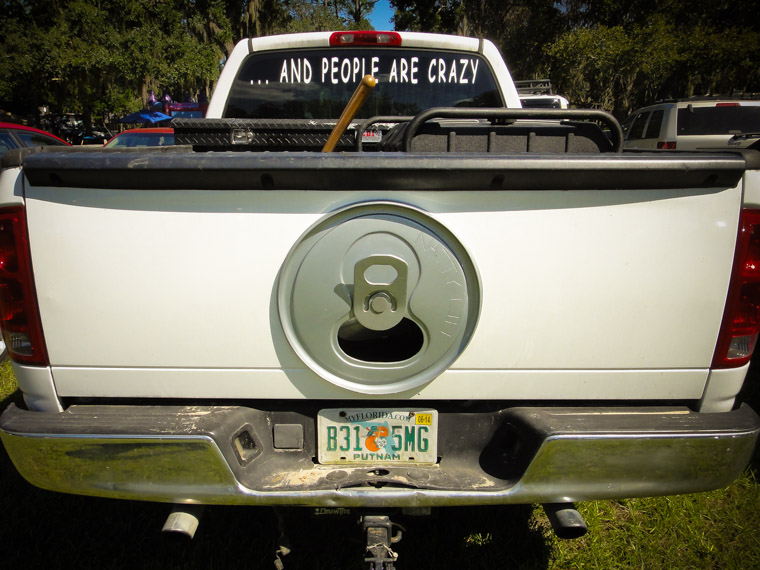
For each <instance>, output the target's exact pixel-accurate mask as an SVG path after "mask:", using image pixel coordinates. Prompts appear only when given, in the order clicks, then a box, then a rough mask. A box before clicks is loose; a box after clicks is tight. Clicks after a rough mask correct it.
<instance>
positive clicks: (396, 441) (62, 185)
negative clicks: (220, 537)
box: [0, 33, 760, 568]
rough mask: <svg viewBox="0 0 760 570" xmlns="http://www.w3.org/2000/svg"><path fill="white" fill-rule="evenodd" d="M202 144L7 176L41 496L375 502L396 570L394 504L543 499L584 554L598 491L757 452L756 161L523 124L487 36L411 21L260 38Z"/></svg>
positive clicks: (639, 487)
mask: <svg viewBox="0 0 760 570" xmlns="http://www.w3.org/2000/svg"><path fill="white" fill-rule="evenodd" d="M364 75H372V76H374V77H375V78H376V79H377V86H376V87H375V88H374V89H373V90H371V91H369V95H368V97H367V99H366V101H365V103H364V105H363V106H362V107H361V108H360V110H359V114H358V115H357V116H356V118H354V119H351V120H350V122H349V123H348V129H347V130H346V131H345V132H344V133H343V134H342V135H341V134H340V129H338V131H337V132H338V136H339V139H338V143H337V148H336V152H331V153H327V152H320V151H321V150H322V145H323V144H324V143H325V142H326V140H327V139H328V137H329V136H330V135H331V133H332V132H333V130H334V127H335V125H336V123H338V122H339V121H338V119H339V117H340V116H341V111H342V110H343V107H344V106H345V105H346V102H347V101H348V100H349V98H351V95H352V92H354V88H355V86H356V84H357V83H358V82H360V81H361V80H362V77H363V76H364ZM587 119H592V120H601V121H603V122H605V126H606V128H608V129H610V132H611V133H612V137H611V140H610V138H608V137H607V136H605V135H604V134H603V132H602V129H601V128H599V126H598V125H597V124H596V123H595V122H593V121H592V122H589V121H588V120H587ZM175 130H176V140H177V146H175V147H164V148H145V149H128V150H121V149H114V150H113V151H111V150H107V149H106V150H95V151H91V150H86V149H63V150H60V149H50V148H48V149H25V150H19V151H12V152H11V153H6V155H4V157H3V170H2V174H1V177H0V205H1V207H0V259H1V260H2V262H1V263H0V308H1V311H2V328H3V333H4V336H5V340H6V343H7V345H8V348H9V352H10V355H11V358H12V360H13V367H14V371H15V374H16V377H17V379H18V383H19V387H20V389H21V391H22V392H23V395H24V400H25V403H26V409H21V408H19V407H17V406H15V405H10V406H8V408H7V409H6V410H5V411H4V413H3V414H2V417H0V435H2V440H3V443H4V444H5V447H6V449H7V451H8V454H9V455H10V457H11V459H12V460H13V462H14V464H15V466H16V467H17V469H18V470H19V472H20V473H21V474H22V475H23V476H24V477H25V478H26V479H27V480H29V481H30V482H31V483H33V484H35V485H38V486H40V487H43V488H46V489H52V490H57V491H62V492H68V493H79V494H86V495H95V496H100V497H116V498H125V499H139V500H153V501H164V502H168V503H174V504H176V505H180V506H182V505H190V506H191V505H193V504H250V505H274V506H312V507H320V508H332V507H341V508H347V509H357V510H360V512H362V513H364V514H365V515H366V516H365V518H364V519H363V520H364V521H365V530H366V532H367V534H368V535H372V537H371V538H372V540H370V538H368V547H372V546H374V545H376V544H378V540H379V541H380V542H383V541H385V543H386V544H385V546H384V547H383V548H382V549H380V550H377V549H376V550H372V549H371V548H370V551H369V553H368V559H372V560H374V561H373V562H371V564H377V566H376V567H377V568H380V567H386V568H390V567H392V564H393V556H392V554H391V553H392V551H391V549H390V546H389V545H390V542H389V540H390V536H389V535H390V530H389V529H390V526H389V522H388V519H387V516H385V514H386V513H385V511H382V512H375V511H374V510H375V509H378V510H379V509H384V508H388V507H399V508H407V509H408V508H417V509H427V508H430V507H435V506H444V505H445V506H451V505H488V504H506V503H542V504H544V505H545V506H546V508H547V510H548V512H549V513H550V518H551V520H552V521H553V524H554V525H555V529H556V530H558V532H559V533H560V534H561V535H563V536H574V535H577V534H580V533H581V532H582V529H583V522H582V520H579V517H578V516H577V511H575V510H574V509H573V508H572V504H571V503H572V502H573V501H584V500H591V499H601V498H620V497H635V496H645V495H661V494H675V493H687V492H694V491H702V490H708V489H713V488H717V487H720V486H723V485H726V484H727V483H729V482H730V481H732V480H733V479H734V478H735V477H736V476H737V475H738V474H739V473H741V471H742V470H743V469H744V467H745V465H746V464H747V462H748V460H749V459H750V457H751V455H752V453H753V450H754V447H755V444H756V440H757V437H758V431H759V430H760V420H759V419H758V416H757V415H756V414H755V413H754V412H753V411H752V410H751V409H750V408H749V407H748V406H746V405H739V404H738V403H737V402H736V396H737V394H738V393H739V390H740V388H741V387H742V384H743V381H744V378H745V375H746V372H747V368H748V366H749V360H750V357H751V356H752V351H753V349H754V346H755V342H756V340H757V336H758V330H759V327H760V321H759V320H758V310H757V307H758V305H759V304H760V265H758V262H760V238H758V235H759V234H758V231H759V230H760V153H758V152H755V151H736V152H725V153H705V152H703V153H691V154H689V153H668V154H657V153H636V154H630V155H629V154H625V153H621V152H620V148H621V134H620V133H621V131H620V127H619V125H618V124H617V122H616V121H614V119H612V118H611V117H610V116H609V115H606V114H605V113H602V112H598V111H575V110H569V111H568V110H549V111H546V110H536V111H532V110H526V109H520V103H519V98H518V95H517V92H516V90H515V87H514V85H513V83H512V81H511V78H510V76H509V73H508V71H507V69H506V67H505V65H504V62H503V61H502V58H501V57H500V56H499V53H498V51H497V50H496V48H495V47H494V46H493V45H492V44H491V43H490V42H488V41H483V40H477V39H467V38H454V37H446V36H438V35H431V34H414V33H334V34H330V33H314V34H300V35H292V36H280V37H269V38H258V39H252V40H245V41H243V42H241V43H240V44H239V45H238V46H237V47H236V48H235V50H234V52H233V53H232V55H231V56H230V58H229V60H228V62H227V64H226V67H225V69H224V71H223V73H222V76H221V78H220V80H219V83H218V86H217V88H216V90H215V93H214V95H213V98H212V100H211V102H210V106H209V111H208V118H206V119H201V120H184V121H178V122H176V124H175ZM182 508H184V507H182ZM189 509H190V507H189V506H188V507H187V511H188V512H185V511H183V510H180V511H178V512H177V513H175V515H176V517H175V519H174V520H175V522H176V523H177V524H184V523H187V524H188V525H190V524H192V517H191V514H192V513H190V512H189ZM378 533H379V534H380V535H382V536H381V538H380V539H378ZM373 540H374V542H373Z"/></svg>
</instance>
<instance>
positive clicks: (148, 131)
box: [104, 128, 174, 148]
mask: <svg viewBox="0 0 760 570" xmlns="http://www.w3.org/2000/svg"><path fill="white" fill-rule="evenodd" d="M173 144H174V129H171V128H145V129H128V130H126V131H124V132H121V133H119V134H118V135H116V136H115V137H114V138H112V139H111V140H110V141H108V142H107V143H106V144H105V145H104V146H105V147H106V148H115V147H122V148H124V147H134V146H165V145H173Z"/></svg>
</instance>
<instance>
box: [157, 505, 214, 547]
mask: <svg viewBox="0 0 760 570" xmlns="http://www.w3.org/2000/svg"><path fill="white" fill-rule="evenodd" d="M203 510H204V506H203V505H175V506H174V507H173V508H172V511H171V513H169V516H168V517H167V519H166V522H165V523H164V528H162V529H161V532H163V533H164V534H166V535H168V536H176V537H181V538H186V539H187V540H192V539H193V537H194V536H195V531H196V530H198V525H199V524H200V521H201V515H202V514H203Z"/></svg>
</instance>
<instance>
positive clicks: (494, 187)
mask: <svg viewBox="0 0 760 570" xmlns="http://www.w3.org/2000/svg"><path fill="white" fill-rule="evenodd" d="M112 157H113V159H112V160H110V161H108V162H107V163H106V161H103V160H100V161H91V160H89V159H88V157H87V155H86V154H83V155H82V156H81V157H79V156H73V155H68V156H67V157H66V158H65V160H64V159H63V158H61V157H57V155H56V154H55V153H40V154H38V155H34V156H30V157H28V159H27V161H26V163H25V165H24V168H25V172H26V175H27V179H26V181H25V198H26V205H27V206H26V207H27V215H28V227H29V234H30V242H31V249H32V261H33V268H34V278H35V281H36V286H37V290H38V291H40V292H42V293H41V294H40V297H39V299H38V301H39V306H40V313H41V318H42V325H43V331H44V336H45V341H46V345H47V349H48V353H49V357H50V362H51V366H52V370H53V377H54V380H55V384H56V387H57V389H58V392H59V394H60V395H61V396H92V397H97V396H109V397H114V396H121V397H176V396H177V395H180V394H181V395H182V396H183V397H197V398H357V399H361V398H370V397H371V398H391V399H392V398H401V397H403V398H408V397H411V398H427V399H477V398H490V399H552V400H557V399H564V398H571V399H574V400H579V399H698V398H699V397H700V396H701V395H702V392H703V389H704V386H705V382H706V379H707V375H708V369H709V366H710V362H711V358H712V354H713V351H714V347H715V342H716V339H717V336H718V331H719V327H720V323H721V318H722V315H723V308H724V303H725V297H726V292H727V289H728V281H729V277H730V274H731V265H732V261H733V252H734V245H735V242H736V234H737V224H738V216H739V211H740V206H741V200H742V182H741V180H742V178H741V176H742V172H743V168H744V162H743V160H741V158H740V157H733V156H729V155H726V156H706V155H702V156H681V157H670V156H669V157H667V158H666V157H660V156H658V157H656V158H652V157H647V156H646V155H642V156H634V157H625V156H604V157H601V158H600V157H593V158H591V157H583V156H579V157H575V156H573V157H568V156H563V157H561V159H556V158H552V157H550V156H549V157H547V156H538V157H529V158H527V157H525V156H523V157H519V158H518V157H511V158H510V157H503V156H501V157H488V158H482V159H481V158H478V159H474V158H472V157H458V156H418V157H414V158H412V157H408V156H406V157H405V156H398V157H387V156H382V155H380V154H372V153H367V154H366V155H365V156H361V157H356V156H333V157H324V156H319V155H314V154H311V153H303V154H298V155H295V154H294V155H288V154H287V153H284V154H280V155H276V156H266V155H262V154H253V153H238V154H233V153H219V154H217V155H213V154H211V155H208V156H203V157H198V156H194V155H192V154H188V155H182V154H181V153H180V154H177V155H168V154H158V153H149V152H146V153H131V154H124V155H120V154H113V155H112ZM95 165H97V168H96V166H95ZM104 166H105V167H104ZM331 188H332V189H331ZM365 203H371V204H383V203H391V204H392V205H390V206H388V207H389V208H391V209H393V208H396V207H399V208H403V209H408V210H409V211H411V212H419V220H421V221H420V222H419V223H420V225H424V224H425V222H424V220H430V222H431V224H435V226H434V228H433V230H431V231H432V233H433V234H435V235H439V234H440V233H441V232H443V231H445V232H448V234H447V235H451V236H454V238H455V239H456V240H458V242H459V244H461V246H462V248H463V251H464V255H465V256H468V257H469V261H471V265H472V269H471V270H470V272H471V273H472V274H471V275H465V277H466V278H467V279H468V281H469V282H470V284H471V285H472V284H473V283H474V284H475V285H474V286H473V287H474V289H473V292H472V293H471V295H470V299H471V302H472V300H473V299H476V303H475V306H474V307H471V308H470V311H469V312H470V314H469V317H470V319H471V320H473V321H474V325H473V327H472V331H471V334H468V335H467V336H466V338H464V339H463V340H462V347H461V350H459V351H458V352H457V354H456V355H455V356H456V358H454V359H453V361H452V364H451V365H450V366H446V367H445V369H444V370H441V371H440V374H436V376H435V378H434V379H426V381H425V382H422V383H419V384H418V385H410V384H399V386H400V388H399V389H389V390H376V389H374V388H373V389H367V390H363V389H361V388H358V389H357V388H351V387H346V386H345V385H341V383H340V382H334V381H331V379H330V378H324V377H323V376H324V375H321V374H318V373H317V372H318V371H317V372H315V371H314V370H313V368H314V367H313V366H309V365H307V364H308V363H305V362H304V358H302V356H303V355H300V356H299V354H297V353H298V350H297V349H296V350H294V348H293V346H292V342H289V337H288V334H289V333H288V331H287V328H288V327H287V325H286V326H285V327H284V326H283V322H282V318H281V317H282V315H281V313H282V310H281V309H278V295H281V292H278V286H279V281H278V279H280V276H281V272H282V271H283V267H284V264H285V263H286V260H287V258H288V255H289V253H290V252H291V250H292V249H294V247H295V246H296V245H297V244H299V242H300V240H301V239H302V236H304V235H305V234H307V233H308V231H309V230H310V228H312V227H314V225H315V224H319V223H321V222H320V221H321V220H324V219H325V218H326V217H329V216H330V213H331V212H336V211H341V210H342V209H344V208H350V207H352V206H354V205H356V204H365ZM380 207H382V206H380ZM414 215H415V216H417V214H414ZM436 232H438V233H436ZM442 241H445V240H442ZM464 265H465V266H466V264H464ZM467 267H469V266H467ZM465 273H466V271H465ZM348 285H352V284H348ZM318 287H322V288H324V287H328V288H330V289H332V288H334V287H336V284H335V283H315V288H318ZM412 295H413V293H412ZM321 298H322V297H320V294H319V293H317V294H316V296H315V301H314V303H315V304H317V305H319V302H320V301H319V300H320V299H321ZM325 310H326V309H325ZM318 311H319V307H317V312H318ZM292 318H293V319H294V320H296V319H299V318H302V317H301V316H300V314H294V315H292ZM303 318H306V319H308V318H309V317H308V316H304V317H303ZM422 328H423V329H424V328H425V327H424V323H423V325H422ZM425 334H426V335H434V334H436V331H432V332H431V331H427V330H426V331H425ZM426 339H427V336H426ZM425 342H427V340H426V341H425ZM384 366H386V367H387V365H384ZM370 367H371V366H370Z"/></svg>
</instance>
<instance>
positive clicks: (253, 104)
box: [223, 47, 504, 119]
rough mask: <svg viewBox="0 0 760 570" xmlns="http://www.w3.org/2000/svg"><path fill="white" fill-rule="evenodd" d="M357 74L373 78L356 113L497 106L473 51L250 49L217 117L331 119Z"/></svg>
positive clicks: (491, 82) (493, 86)
mask: <svg viewBox="0 0 760 570" xmlns="http://www.w3.org/2000/svg"><path fill="white" fill-rule="evenodd" d="M364 75H372V76H374V77H375V78H376V79H377V80H378V81H377V86H376V87H375V88H374V89H373V91H372V93H371V95H370V97H369V98H368V99H367V101H366V102H365V104H364V105H363V106H362V108H361V109H360V110H359V112H358V114H357V117H358V118H369V117H374V116H378V115H393V116H399V115H415V114H417V113H419V112H421V111H424V110H425V109H429V108H431V107H502V106H504V100H503V97H502V95H501V93H500V92H499V88H498V86H497V83H496V80H495V79H494V76H493V72H492V71H491V69H490V67H489V65H488V63H487V61H486V60H485V58H483V57H482V56H480V55H479V54H477V53H463V52H455V51H446V50H427V49H415V50H411V49H396V48H382V49H371V50H369V49H362V48H357V47H347V48H335V47H333V48H329V49H326V48H319V49H303V50H292V49H289V50H283V51H274V52H259V53H253V54H251V55H249V56H248V57H247V58H246V60H245V61H244V62H243V65H242V66H241V67H240V70H239V72H238V74H237V77H236V78H235V80H234V82H233V85H232V88H231V90H230V96H229V98H228V100H227V105H226V108H225V111H224V115H223V116H224V117H227V118H269V119H337V118H339V117H340V114H341V112H342V111H343V108H344V107H345V106H346V103H347V102H348V100H349V99H350V98H351V95H352V94H353V92H354V90H355V89H356V86H357V85H358V83H359V82H360V81H361V79H362V77H363V76H364Z"/></svg>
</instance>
